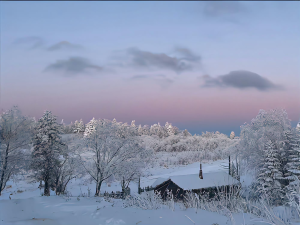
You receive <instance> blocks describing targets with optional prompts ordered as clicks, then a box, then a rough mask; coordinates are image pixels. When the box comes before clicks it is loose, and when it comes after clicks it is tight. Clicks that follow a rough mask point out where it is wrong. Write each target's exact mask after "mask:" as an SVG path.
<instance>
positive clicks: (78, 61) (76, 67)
mask: <svg viewBox="0 0 300 225" xmlns="http://www.w3.org/2000/svg"><path fill="white" fill-rule="evenodd" d="M89 69H92V70H95V71H101V70H103V68H102V67H100V66H97V65H93V64H91V63H90V62H89V60H87V59H85V58H82V57H70V58H69V59H67V60H57V61H56V62H55V63H53V64H50V65H49V66H48V67H46V69H45V71H64V72H66V73H71V74H78V73H84V72H87V71H88V70H89Z"/></svg>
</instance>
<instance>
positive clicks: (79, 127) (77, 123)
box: [74, 119, 85, 133]
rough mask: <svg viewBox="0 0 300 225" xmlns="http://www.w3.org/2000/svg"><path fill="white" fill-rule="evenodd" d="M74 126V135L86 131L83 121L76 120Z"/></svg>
mask: <svg viewBox="0 0 300 225" xmlns="http://www.w3.org/2000/svg"><path fill="white" fill-rule="evenodd" d="M74 126H75V128H74V133H83V132H84V131H85V127H84V123H83V121H82V119H80V121H77V120H76V121H75V124H74Z"/></svg>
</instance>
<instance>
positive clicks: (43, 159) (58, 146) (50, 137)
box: [31, 111, 66, 196]
mask: <svg viewBox="0 0 300 225" xmlns="http://www.w3.org/2000/svg"><path fill="white" fill-rule="evenodd" d="M61 133H62V130H61V126H60V125H59V124H58V123H57V122H56V117H55V116H54V115H52V113H51V112H50V111H46V112H45V113H44V115H43V116H42V117H41V118H40V119H39V121H38V124H37V127H36V130H35V135H34V138H33V152H32V163H31V167H32V169H33V170H34V172H35V177H36V179H37V180H43V181H44V182H45V188H44V195H45V196H50V186H51V184H52V182H54V179H55V170H56V169H57V168H58V167H59V166H60V163H61V160H60V157H61V155H62V152H63V150H64V149H65V148H66V145H65V144H64V143H63V142H62V140H61V137H60V134H61Z"/></svg>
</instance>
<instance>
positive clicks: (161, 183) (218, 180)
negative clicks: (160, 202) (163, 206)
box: [152, 166, 240, 199]
mask: <svg viewBox="0 0 300 225" xmlns="http://www.w3.org/2000/svg"><path fill="white" fill-rule="evenodd" d="M232 185H233V186H238V185H240V182H239V181H238V180H237V179H235V178H233V177H232V176H230V175H229V174H228V173H226V172H223V171H220V172H210V173H202V168H201V166H200V171H199V174H187V175H178V176H170V177H165V178H158V179H157V180H156V181H155V182H154V183H153V184H152V187H153V188H154V191H155V192H159V193H160V194H161V196H162V198H163V199H166V197H167V190H169V191H171V192H172V194H173V196H174V198H176V199H183V195H184V194H185V193H186V192H187V191H192V192H194V193H197V194H199V195H201V194H202V193H203V192H206V193H209V197H213V196H214V193H215V192H216V191H217V188H220V187H222V188H224V187H225V188H227V189H229V187H230V186H232Z"/></svg>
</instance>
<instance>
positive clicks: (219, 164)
mask: <svg viewBox="0 0 300 225" xmlns="http://www.w3.org/2000/svg"><path fill="white" fill-rule="evenodd" d="M227 164H228V161H227V160H221V161H215V162H211V163H206V164H203V166H202V168H203V172H205V173H207V172H216V171H226V170H225V169H224V166H226V165H227ZM148 172H149V176H147V177H143V178H142V179H141V186H142V187H145V186H151V185H152V184H153V183H154V181H155V180H156V179H157V178H158V177H169V176H174V175H184V174H197V173H198V172H199V163H193V164H190V165H187V166H171V167H168V168H167V167H156V168H150V169H149V170H148ZM10 185H11V187H10ZM38 185H39V184H38V183H26V182H25V181H20V182H17V183H14V182H12V181H10V182H8V183H7V188H6V189H5V190H4V191H3V193H2V196H0V224H1V225H9V224H15V225H29V224H33V225H34V224H45V225H54V224H57V225H67V224H72V225H77V224H78V225H83V224H86V225H94V224H95V225H96V224H97V225H108V224H109V225H121V224H130V225H131V224H138V225H146V224H147V225H160V224H163V225H167V224H172V225H189V224H190V225H193V224H199V225H200V224H201V225H212V224H219V225H227V224H233V223H235V225H245V224H247V225H251V224H262V223H259V222H254V221H253V220H252V219H253V217H251V216H250V215H248V214H244V215H243V214H242V213H240V214H236V215H233V216H234V222H232V220H229V219H228V218H227V217H225V216H223V215H220V214H218V213H214V212H209V211H204V210H199V209H198V210H196V209H185V210H184V209H182V208H180V207H179V206H178V205H177V206H176V207H175V210H174V211H172V210H171V209H169V208H168V207H167V206H165V207H163V208H161V209H157V210H142V209H140V208H135V207H127V208H124V207H123V201H122V200H117V199H115V200H112V201H113V202H107V201H105V200H104V199H103V198H99V197H98V198H96V197H79V198H78V196H82V195H83V194H84V195H87V194H88V189H90V193H91V195H90V196H93V195H94V193H95V184H94V183H87V182H86V180H85V179H73V180H72V181H71V182H70V183H69V184H68V188H67V190H68V191H69V193H70V194H71V195H72V197H69V198H67V197H64V196H55V193H54V192H52V191H51V196H50V197H45V196H41V193H42V192H41V190H40V189H38ZM130 188H131V193H132V194H133V195H134V194H136V192H137V184H136V183H134V182H132V183H131V185H130ZM105 191H107V192H112V191H114V192H115V191H121V186H120V183H118V182H113V183H111V185H110V187H109V186H108V185H107V184H106V183H104V184H103V185H102V187H101V192H102V193H103V192H105ZM9 196H10V198H11V200H10V199H9Z"/></svg>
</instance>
